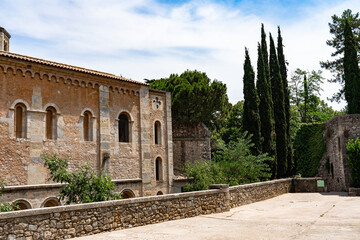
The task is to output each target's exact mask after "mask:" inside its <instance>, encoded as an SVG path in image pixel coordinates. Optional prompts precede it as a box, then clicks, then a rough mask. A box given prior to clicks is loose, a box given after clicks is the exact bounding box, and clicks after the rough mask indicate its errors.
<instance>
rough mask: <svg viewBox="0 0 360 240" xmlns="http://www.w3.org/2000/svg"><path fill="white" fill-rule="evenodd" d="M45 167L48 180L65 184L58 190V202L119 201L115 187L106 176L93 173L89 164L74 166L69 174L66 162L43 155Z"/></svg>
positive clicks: (53, 156)
mask: <svg viewBox="0 0 360 240" xmlns="http://www.w3.org/2000/svg"><path fill="white" fill-rule="evenodd" d="M41 157H42V159H43V160H44V161H45V166H47V167H48V168H49V170H50V177H49V180H53V181H55V182H61V183H67V184H66V185H65V186H63V187H62V188H61V189H60V200H66V204H70V203H89V202H99V201H108V200H112V199H120V198H121V197H120V194H117V193H115V192H114V188H115V185H114V183H113V182H112V181H111V179H110V177H109V176H108V175H106V174H99V173H96V172H95V171H94V169H93V168H92V167H91V166H90V164H89V162H86V163H85V164H84V165H75V170H74V171H73V172H69V171H68V170H67V168H68V160H67V159H61V158H58V157H57V155H56V154H53V155H52V156H48V155H46V154H43V155H42V156H41Z"/></svg>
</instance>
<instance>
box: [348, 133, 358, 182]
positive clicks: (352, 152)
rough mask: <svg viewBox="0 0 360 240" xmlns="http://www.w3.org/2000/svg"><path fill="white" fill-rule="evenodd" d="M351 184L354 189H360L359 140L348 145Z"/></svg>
mask: <svg viewBox="0 0 360 240" xmlns="http://www.w3.org/2000/svg"><path fill="white" fill-rule="evenodd" d="M346 149H347V153H348V159H349V167H350V175H351V184H352V186H353V187H360V140H359V138H356V139H352V140H350V141H349V142H348V144H347V145H346Z"/></svg>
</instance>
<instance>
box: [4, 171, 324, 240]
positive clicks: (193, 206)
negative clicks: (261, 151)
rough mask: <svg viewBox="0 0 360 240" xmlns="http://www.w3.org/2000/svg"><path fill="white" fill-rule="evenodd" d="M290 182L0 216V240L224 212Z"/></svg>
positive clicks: (304, 182)
mask: <svg viewBox="0 0 360 240" xmlns="http://www.w3.org/2000/svg"><path fill="white" fill-rule="evenodd" d="M297 180H298V181H297V183H296V184H297V185H298V188H296V187H295V190H297V191H300V190H303V188H304V187H306V186H313V185H314V184H315V183H316V180H317V179H315V178H314V179H297ZM293 183H294V182H293V179H290V178H289V179H280V180H273V181H268V182H259V183H251V184H245V185H240V186H233V187H228V185H226V184H218V185H212V186H211V188H212V189H211V190H206V191H198V192H189V193H177V194H168V195H161V196H151V197H141V198H131V199H124V200H116V201H107V202H98V203H88V204H78V205H70V206H59V207H51V208H40V209H29V210H23V211H15V212H8V213H0V240H10V239H18V240H19V239H21V240H30V239H32V240H37V239H64V238H71V237H77V236H84V235H91V234H96V233H100V232H103V231H112V230H119V229H124V228H131V227H136V226H142V225H147V224H152V223H159V222H164V221H169V220H175V219H181V218H187V217H194V216H198V215H204V214H211V213H219V212H225V211H229V210H230V208H233V207H237V206H241V205H244V204H249V203H253V202H257V201H262V200H266V199H269V198H272V197H276V196H279V195H281V194H284V193H288V192H290V191H291V190H293V189H294V186H295V185H296V184H295V183H294V184H295V185H293ZM214 188H215V189H214ZM313 190H314V191H315V190H317V189H313Z"/></svg>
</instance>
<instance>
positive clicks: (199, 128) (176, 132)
mask: <svg viewBox="0 0 360 240" xmlns="http://www.w3.org/2000/svg"><path fill="white" fill-rule="evenodd" d="M172 137H173V154H174V174H175V175H181V174H182V168H183V166H184V163H185V162H187V161H190V162H193V161H196V160H210V159H211V148H210V132H209V130H208V129H207V127H206V126H205V124H203V123H200V124H197V125H180V124H173V136H172Z"/></svg>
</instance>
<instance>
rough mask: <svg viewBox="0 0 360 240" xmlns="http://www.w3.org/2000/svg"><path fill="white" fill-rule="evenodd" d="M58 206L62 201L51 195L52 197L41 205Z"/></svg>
mask: <svg viewBox="0 0 360 240" xmlns="http://www.w3.org/2000/svg"><path fill="white" fill-rule="evenodd" d="M57 206H60V203H59V201H58V200H57V199H56V198H54V197H51V198H48V199H46V200H45V201H44V202H43V204H42V205H41V207H57Z"/></svg>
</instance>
